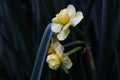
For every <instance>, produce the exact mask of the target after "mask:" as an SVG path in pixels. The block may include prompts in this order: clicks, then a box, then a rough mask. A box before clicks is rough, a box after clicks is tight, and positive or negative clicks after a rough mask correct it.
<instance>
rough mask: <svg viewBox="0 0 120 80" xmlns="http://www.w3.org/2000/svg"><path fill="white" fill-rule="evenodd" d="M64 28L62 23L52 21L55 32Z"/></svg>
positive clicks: (52, 28)
mask: <svg viewBox="0 0 120 80" xmlns="http://www.w3.org/2000/svg"><path fill="white" fill-rule="evenodd" d="M61 29H62V25H60V24H57V23H52V24H51V30H52V31H53V32H54V33H59V32H60V31H61Z"/></svg>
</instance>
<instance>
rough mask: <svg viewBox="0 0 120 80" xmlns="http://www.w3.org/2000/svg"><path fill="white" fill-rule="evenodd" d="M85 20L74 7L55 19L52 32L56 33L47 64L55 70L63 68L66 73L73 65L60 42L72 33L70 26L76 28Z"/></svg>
mask: <svg viewBox="0 0 120 80" xmlns="http://www.w3.org/2000/svg"><path fill="white" fill-rule="evenodd" d="M82 19H83V14H82V12H81V11H78V12H76V10H75V7H74V6H73V5H71V4H70V5H68V6H67V8H65V9H63V10H61V11H60V12H59V13H58V14H57V15H56V16H55V17H54V18H53V19H52V24H51V30H52V31H53V32H54V34H55V35H54V36H53V37H52V40H51V44H50V45H49V48H48V54H47V59H46V61H47V63H48V65H49V67H50V68H51V69H53V70H57V69H58V68H59V67H61V68H62V69H63V70H64V71H65V72H66V73H68V69H70V68H71V67H72V65H73V63H72V62H71V60H70V58H69V55H67V54H65V53H64V47H63V46H62V45H61V44H60V42H59V41H63V40H65V39H66V38H67V36H68V35H69V33H70V29H69V27H70V26H73V27H75V26H76V25H77V24H78V23H79V22H80V21H81V20H82Z"/></svg>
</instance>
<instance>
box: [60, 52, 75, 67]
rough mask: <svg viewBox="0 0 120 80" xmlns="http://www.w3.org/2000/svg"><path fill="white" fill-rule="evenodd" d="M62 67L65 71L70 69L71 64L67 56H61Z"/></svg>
mask: <svg viewBox="0 0 120 80" xmlns="http://www.w3.org/2000/svg"><path fill="white" fill-rule="evenodd" d="M61 58H62V65H61V66H62V67H64V68H66V69H70V68H71V67H72V65H73V63H72V62H71V60H70V58H69V57H68V56H67V55H65V54H64V55H62V57H61Z"/></svg>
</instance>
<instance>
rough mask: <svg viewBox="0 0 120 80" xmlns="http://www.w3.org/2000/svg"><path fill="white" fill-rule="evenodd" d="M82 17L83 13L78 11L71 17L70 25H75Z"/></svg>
mask: <svg viewBox="0 0 120 80" xmlns="http://www.w3.org/2000/svg"><path fill="white" fill-rule="evenodd" d="M83 18H84V16H83V13H82V12H80V11H78V12H77V13H76V15H75V17H74V18H72V19H71V22H72V26H76V25H77V24H78V23H79V22H80V21H81V20H82V19H83Z"/></svg>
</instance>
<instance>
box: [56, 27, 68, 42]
mask: <svg viewBox="0 0 120 80" xmlns="http://www.w3.org/2000/svg"><path fill="white" fill-rule="evenodd" d="M69 33H70V30H69V28H67V29H66V30H62V31H61V32H60V33H59V34H58V35H57V38H58V40H60V41H63V40H65V39H66V38H67V36H68V35H69Z"/></svg>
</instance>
